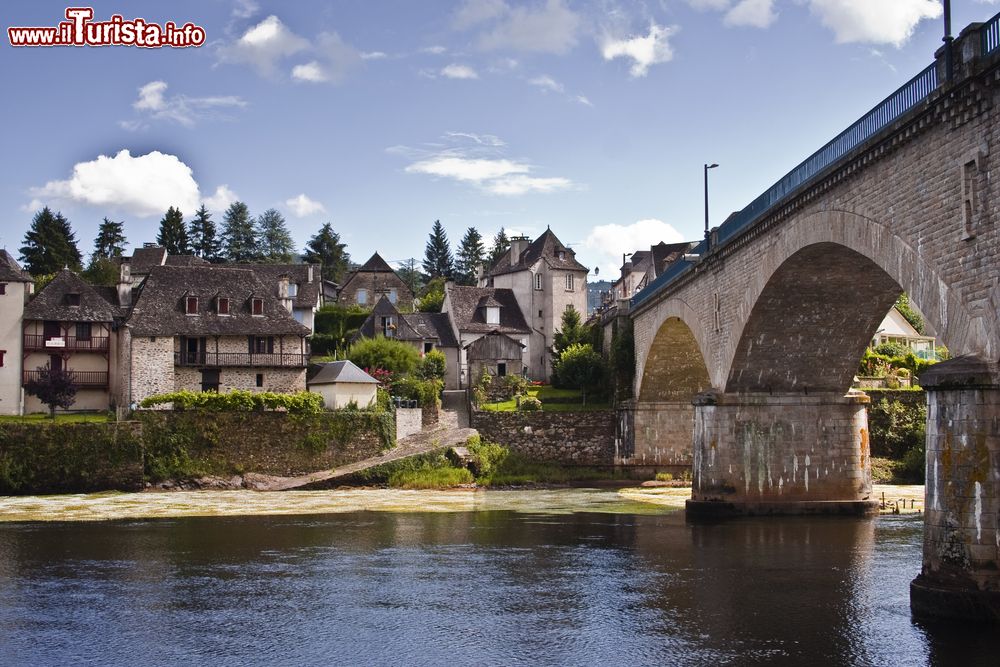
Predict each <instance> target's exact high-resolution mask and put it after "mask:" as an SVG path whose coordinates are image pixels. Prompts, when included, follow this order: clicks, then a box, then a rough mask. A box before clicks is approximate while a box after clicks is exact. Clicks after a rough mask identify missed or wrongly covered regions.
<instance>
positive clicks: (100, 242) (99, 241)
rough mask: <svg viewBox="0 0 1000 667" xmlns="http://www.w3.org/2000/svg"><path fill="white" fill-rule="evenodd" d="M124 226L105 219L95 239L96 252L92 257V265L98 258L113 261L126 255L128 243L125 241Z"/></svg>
mask: <svg viewBox="0 0 1000 667" xmlns="http://www.w3.org/2000/svg"><path fill="white" fill-rule="evenodd" d="M124 224H125V223H122V222H115V221H113V220H108V219H107V218H104V221H103V222H101V226H100V227H99V228H98V230H97V238H96V239H94V252H93V254H91V256H90V261H91V263H93V262H94V260H95V259H96V258H98V257H103V258H104V259H111V258H112V257H121V256H122V255H124V254H125V244H126V243H127V241H126V240H125V230H124Z"/></svg>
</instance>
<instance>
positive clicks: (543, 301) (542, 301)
mask: <svg viewBox="0 0 1000 667" xmlns="http://www.w3.org/2000/svg"><path fill="white" fill-rule="evenodd" d="M589 271H590V270H589V269H588V268H587V267H585V266H583V265H582V264H580V262H578V261H576V253H575V252H573V250H572V249H571V248H568V247H566V245H565V244H564V243H562V241H560V240H559V239H558V238H557V237H556V235H555V234H553V233H552V230H550V229H547V230H546V231H545V233H543V234H542V235H541V236H539V237H538V238H537V239H535V240H534V241H530V242H529V241H528V239H527V238H526V237H518V238H512V239H511V240H510V248H509V249H508V250H507V252H505V253H504V254H503V255H501V256H500V257H499V258H497V260H496V262H494V263H493V265H492V266H490V267H489V268H488V269H487V270H486V271H485V273H483V274H482V275H481V276H480V278H479V286H480V287H481V288H503V289H508V290H511V291H512V292H513V295H514V301H515V304H516V305H517V307H518V308H520V310H521V313H522V320H523V322H524V323H525V326H526V327H527V329H528V332H529V336H530V339H531V341H530V342H529V343H528V346H527V349H526V354H528V358H527V363H526V366H527V372H528V375H529V377H531V378H533V379H536V380H548V379H549V377H550V376H551V374H552V352H551V350H552V343H553V340H554V335H555V333H556V331H558V330H559V328H560V327H561V326H562V315H563V313H564V312H565V311H566V309H567V308H569V307H570V306H572V307H573V308H575V309H576V310H577V311H578V312H579V313H580V315H581V317H585V316H586V313H587V273H588V272H589ZM463 345H464V341H463Z"/></svg>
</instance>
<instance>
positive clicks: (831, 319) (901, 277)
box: [722, 211, 996, 393]
mask: <svg viewBox="0 0 1000 667" xmlns="http://www.w3.org/2000/svg"><path fill="white" fill-rule="evenodd" d="M772 244H773V245H772V246H771V247H770V248H769V249H768V251H767V252H766V253H765V254H764V256H763V259H762V261H761V263H760V265H759V268H758V269H757V270H756V271H755V272H754V273H753V275H752V276H750V278H749V281H748V282H749V284H748V286H747V288H746V290H745V292H744V294H743V297H742V299H741V301H740V302H739V303H738V304H737V306H736V312H735V317H734V323H735V327H734V329H733V333H736V332H739V335H733V336H731V337H730V338H729V339H728V341H727V342H726V343H725V344H726V349H725V350H724V351H723V353H722V356H723V359H725V360H726V362H725V363H724V364H722V366H723V369H724V372H725V391H727V392H737V393H739V392H748V391H774V392H789V391H791V392H796V393H797V392H800V391H816V392H824V391H825V392H843V391H846V390H847V389H848V388H849V387H850V385H851V379H852V378H853V375H854V372H855V370H854V369H855V368H856V364H857V359H859V358H860V356H861V354H862V353H863V351H864V348H865V346H866V345H867V343H868V340H870V337H871V335H872V334H873V332H874V331H875V328H876V327H877V326H878V323H879V322H880V321H881V319H882V317H884V315H885V313H886V312H887V311H888V310H889V308H890V307H891V306H892V303H893V302H894V300H895V299H896V297H897V296H898V295H899V293H900V292H903V291H905V292H907V293H909V294H910V297H911V299H912V301H913V302H914V303H915V304H916V305H917V307H918V308H920V309H921V311H922V312H923V313H924V316H925V318H926V319H927V321H928V322H929V323H930V324H931V326H933V327H934V329H935V331H936V332H937V335H938V336H939V337H940V338H941V339H942V340H943V341H944V342H945V344H946V345H948V347H949V348H950V349H951V350H952V351H953V352H954V353H956V354H971V353H978V354H984V355H991V354H993V353H994V352H995V349H996V345H995V343H993V342H992V341H991V339H990V336H989V335H988V334H987V332H988V331H996V313H995V312H990V313H982V314H980V315H979V316H978V317H975V318H974V317H972V316H971V315H970V312H969V309H968V308H967V307H966V306H965V304H964V303H963V302H962V299H961V297H960V296H959V295H958V294H957V292H956V290H954V289H952V288H951V287H950V286H949V285H948V284H947V283H945V282H944V281H943V280H942V279H941V277H940V276H939V274H938V273H937V271H936V270H935V268H934V267H933V266H931V265H929V264H928V263H927V262H926V261H924V259H923V258H922V257H921V255H920V253H918V252H917V251H916V250H914V249H913V248H912V247H911V246H910V245H909V244H907V243H906V242H905V241H904V240H903V239H901V238H900V237H899V236H897V235H896V234H893V233H892V232H891V231H890V230H889V229H888V228H887V227H885V226H883V225H881V224H879V223H878V222H876V221H874V220H872V219H869V218H866V217H864V216H861V215H858V214H855V213H850V212H846V211H823V212H819V213H814V214H811V215H807V216H804V217H802V218H800V219H798V220H795V221H789V222H788V223H786V225H785V226H784V227H783V228H782V229H781V230H780V232H778V233H777V234H776V235H775V238H774V240H773V241H772ZM779 357H780V358H779Z"/></svg>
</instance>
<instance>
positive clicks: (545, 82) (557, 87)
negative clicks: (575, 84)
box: [528, 74, 566, 93]
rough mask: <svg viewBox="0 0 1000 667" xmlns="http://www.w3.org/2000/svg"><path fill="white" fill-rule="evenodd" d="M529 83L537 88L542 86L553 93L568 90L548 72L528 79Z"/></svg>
mask: <svg viewBox="0 0 1000 667" xmlns="http://www.w3.org/2000/svg"><path fill="white" fill-rule="evenodd" d="M528 83H530V84H531V85H532V86H536V87H537V88H541V89H542V90H545V91H551V92H553V93H561V92H564V91H565V90H566V88H565V87H564V86H563V85H562V84H561V83H559V82H558V81H556V80H555V79H553V78H552V77H551V76H548V75H546V74H543V75H541V76H536V77H535V78H533V79H528Z"/></svg>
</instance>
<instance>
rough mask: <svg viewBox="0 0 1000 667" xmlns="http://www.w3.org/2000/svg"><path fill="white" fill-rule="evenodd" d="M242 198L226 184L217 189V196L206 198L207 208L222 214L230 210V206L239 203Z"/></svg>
mask: <svg viewBox="0 0 1000 667" xmlns="http://www.w3.org/2000/svg"><path fill="white" fill-rule="evenodd" d="M239 198H240V196H239V195H238V194H236V193H235V192H233V191H232V190H230V189H229V186H228V185H226V184H223V185H220V186H219V187H217V188H215V194H213V195H211V196H210V197H206V198H205V206H207V207H208V208H210V209H211V210H213V211H218V212H222V211H225V210H226V209H227V208H229V206H230V204H232V203H233V202H235V201H239Z"/></svg>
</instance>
